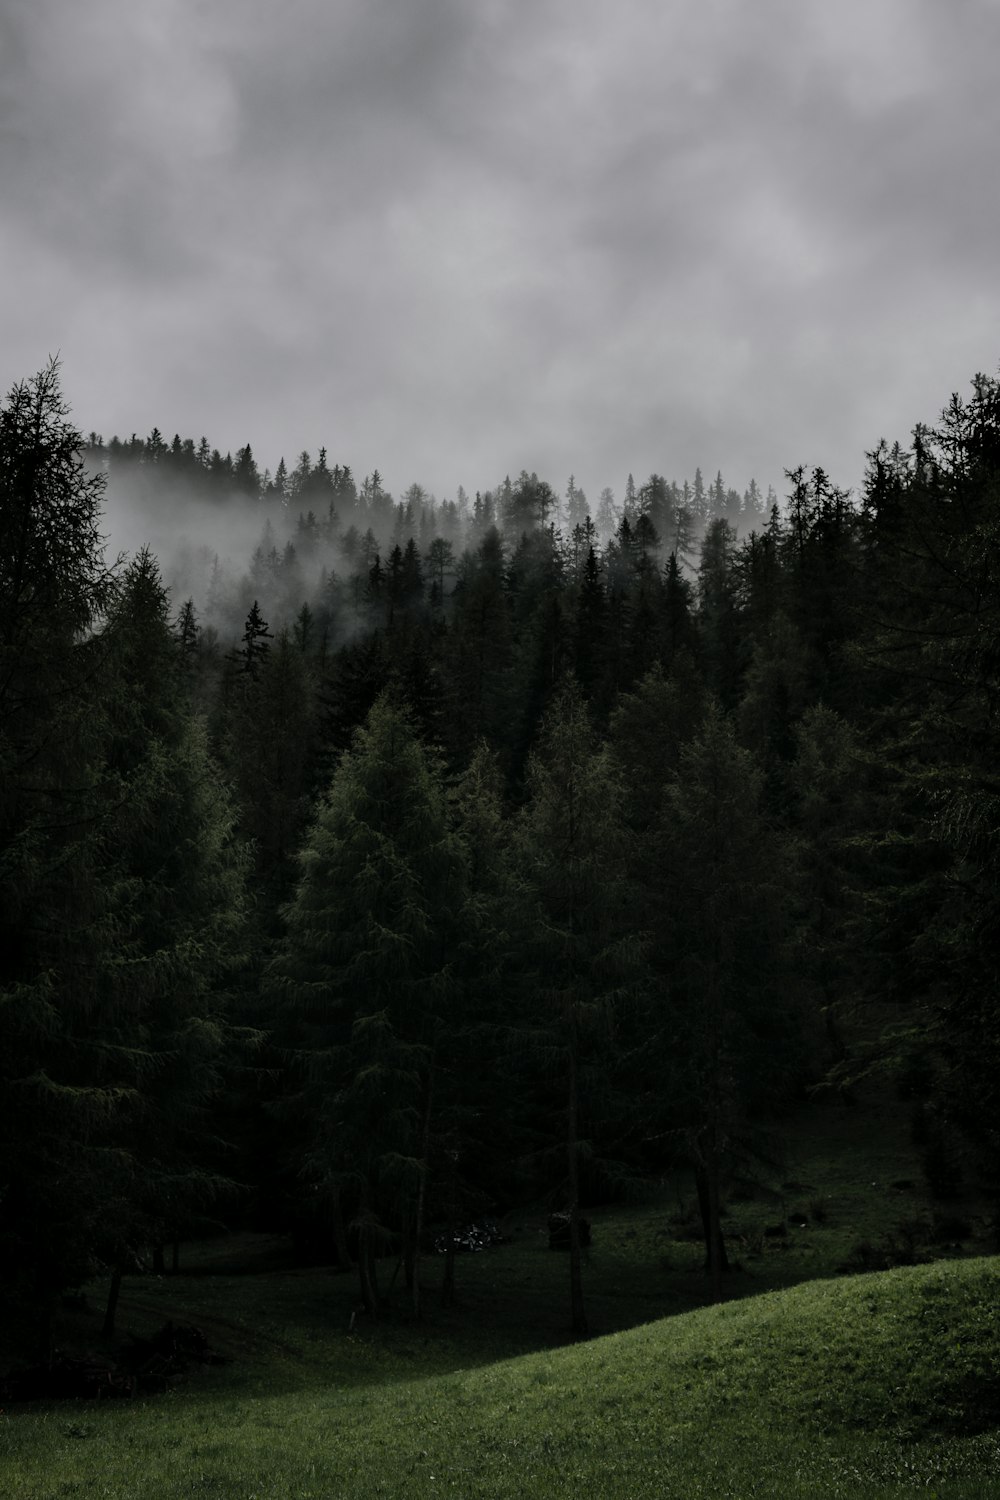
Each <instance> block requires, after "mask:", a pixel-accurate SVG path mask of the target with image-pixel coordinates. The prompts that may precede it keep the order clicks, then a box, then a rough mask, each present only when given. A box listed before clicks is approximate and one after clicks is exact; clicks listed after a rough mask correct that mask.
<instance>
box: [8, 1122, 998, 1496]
mask: <svg viewBox="0 0 1000 1500" xmlns="http://www.w3.org/2000/svg"><path fill="white" fill-rule="evenodd" d="M791 1125H792V1128H791V1129H789V1130H787V1131H786V1132H785V1140H786V1149H785V1153H784V1157H783V1159H782V1160H781V1161H780V1162H776V1163H775V1165H774V1166H773V1168H772V1169H771V1170H770V1171H769V1172H768V1173H767V1174H766V1175H760V1176H759V1178H758V1181H757V1182H756V1183H755V1184H750V1183H749V1182H748V1183H745V1184H743V1185H742V1186H741V1187H740V1188H739V1189H738V1190H736V1191H734V1193H733V1194H732V1195H731V1201H730V1205H729V1210H728V1213H727V1217H726V1221H725V1224H726V1231H727V1236H728V1244H729V1249H730V1255H731V1257H732V1259H733V1263H734V1269H733V1270H732V1271H731V1273H730V1274H729V1275H728V1276H727V1277H726V1279H725V1301H724V1302H723V1303H722V1304H721V1305H718V1306H714V1307H712V1306H708V1305H706V1304H708V1303H709V1301H710V1288H709V1286H708V1284H707V1278H706V1277H705V1275H704V1271H703V1264H702V1263H703V1258H704V1251H703V1246H702V1244H701V1242H700V1235H699V1232H698V1224H697V1216H696V1212H695V1203H694V1196H693V1191H692V1189H691V1187H690V1185H688V1184H687V1183H684V1182H676V1183H675V1182H664V1183H661V1184H655V1185H651V1188H650V1193H649V1195H648V1197H647V1199H646V1201H644V1202H642V1203H635V1204H627V1205H621V1204H619V1205H612V1206H608V1207H605V1208H600V1209H596V1210H593V1211H589V1212H588V1217H589V1218H590V1220H591V1223H592V1226H593V1244H592V1246H591V1248H590V1250H589V1252H588V1256H587V1261H586V1264H585V1267H584V1277H585V1288H586V1296H587V1309H588V1315H589V1317H590V1321H591V1328H592V1333H593V1334H594V1335H595V1336H596V1337H593V1338H592V1339H591V1340H590V1341H589V1342H587V1343H584V1344H577V1345H571V1344H568V1343H567V1325H568V1314H569V1307H568V1287H567V1280H568V1267H567V1257H566V1256H565V1255H564V1254H561V1253H559V1252H554V1251H551V1250H549V1248H548V1239H547V1234H546V1232H545V1213H544V1210H543V1209H542V1208H541V1207H539V1208H538V1209H537V1211H534V1212H532V1211H527V1210H526V1211H525V1212H523V1213H521V1214H517V1215H511V1216H509V1217H508V1218H507V1220H505V1222H504V1226H503V1227H504V1229H505V1232H506V1233H507V1235H508V1239H507V1242H506V1243H504V1244H502V1245H499V1246H496V1247H494V1248H492V1249H489V1250H485V1251H482V1252H480V1253H478V1254H467V1255H463V1256H461V1257H460V1258H459V1261H458V1264H457V1287H456V1289H457V1301H456V1305H455V1306H454V1307H451V1308H448V1309H444V1308H442V1307H441V1306H440V1302H439V1297H438V1290H437V1289H438V1284H439V1281H440V1274H441V1269H442V1266H443V1261H442V1260H441V1259H440V1258H437V1257H428V1258H427V1259H426V1260H425V1262H424V1276H425V1284H426V1292H425V1307H424V1315H423V1317H422V1318H421V1320H420V1321H419V1322H415V1321H413V1320H412V1318H411V1317H410V1316H409V1315H408V1311H407V1299H406V1294H405V1290H404V1289H403V1287H402V1277H401V1276H400V1277H399V1279H398V1281H397V1282H396V1285H395V1287H394V1289H393V1293H392V1296H391V1298H390V1305H389V1308H388V1310H387V1313H386V1315H385V1316H384V1317H381V1318H380V1319H379V1320H378V1321H373V1320H370V1319H368V1318H365V1317H364V1316H363V1315H360V1314H359V1313H358V1311H357V1308H358V1301H357V1287H356V1281H355V1278H354V1277H353V1276H350V1275H345V1274H339V1273H336V1272H333V1271H330V1270H328V1269H324V1268H302V1267H297V1266H295V1265H293V1264H292V1263H291V1261H290V1257H289V1254H288V1250H287V1245H286V1244H285V1243H284V1242H282V1241H281V1240H279V1239H278V1238H277V1237H269V1236H260V1235H232V1236H228V1237H226V1238H224V1239H217V1240H212V1241H206V1242H203V1243H200V1244H196V1245H189V1246H185V1247H184V1248H183V1252H182V1261H181V1266H182V1270H181V1274H180V1275H177V1276H165V1277H156V1276H142V1277H134V1278H131V1279H130V1280H128V1281H127V1282H126V1284H125V1288H124V1290H123V1293H122V1301H121V1305H120V1309H119V1326H120V1328H121V1329H122V1330H123V1331H124V1333H125V1334H129V1333H135V1334H137V1335H140V1336H148V1335H149V1334H151V1333H152V1332H153V1331H155V1329H157V1328H159V1327H160V1326H161V1325H162V1324H163V1323H164V1322H165V1320H167V1319H168V1318H172V1319H174V1320H175V1321H177V1322H182V1323H191V1324H195V1325H196V1326H197V1327H198V1328H200V1329H201V1330H202V1331H203V1332H204V1333H205V1335H206V1336H207V1338H208V1340H209V1342H210V1344H211V1345H212V1347H213V1348H215V1349H217V1350H218V1351H219V1352H220V1353H222V1354H224V1355H226V1356H227V1357H228V1358H229V1360H230V1363H227V1364H225V1365H219V1366H213V1367H208V1368H205V1369H204V1370H199V1371H197V1372H193V1373H192V1374H191V1376H190V1378H189V1379H188V1381H187V1383H186V1384H184V1385H183V1386H180V1387H178V1388H177V1389H173V1390H171V1391H169V1392H168V1393H167V1394H164V1395H160V1396H150V1397H139V1398H135V1399H133V1400H121V1401H102V1402H93V1401H91V1402H84V1401H69V1402H67V1401H64V1402H49V1403H24V1404H21V1403H16V1404H13V1405H11V1406H10V1408H9V1410H8V1411H7V1412H6V1413H4V1414H2V1415H0V1492H2V1494H3V1495H4V1496H9V1497H11V1500H55V1497H57V1496H72V1495H79V1496H90V1495H96V1496H107V1497H111V1500H126V1497H128V1500H139V1497H146V1496H149V1497H150V1500H153V1497H161V1496H162V1497H164V1500H174V1497H179V1496H182V1495H183V1496H190V1495H213V1496H223V1497H241V1500H251V1497H252V1500H265V1497H267V1500H271V1497H279V1496H280V1497H293V1496H294V1497H307V1496H309V1497H322V1500H327V1497H334V1496H344V1497H354V1496H358V1497H368V1496H379V1497H400V1500H402V1497H404V1496H405V1497H411V1496H412V1497H417V1496H420V1497H423V1496H432V1495H445V1496H452V1497H469V1500H471V1497H487V1496H488V1497H503V1496H507V1495H511V1496H514V1495H517V1496H519V1497H525V1500H530V1497H534V1496H549V1495H553V1496H557V1495H563V1494H565V1495H570V1494H573V1495H574V1496H582V1495H587V1496H588V1497H589V1496H593V1497H602V1500H603V1497H605V1496H608V1497H617V1496H622V1497H625V1496H628V1497H630V1500H631V1497H632V1496H641V1495H650V1496H653V1495H655V1496H658V1497H670V1496H674V1495H676V1496H678V1497H681V1496H683V1497H684V1500H691V1497H697V1496H702V1495H704V1496H709V1495H711V1496H713V1497H720V1500H722V1497H725V1496H732V1497H734V1500H751V1497H756V1496H761V1497H763V1496H772V1495H774V1496H777V1495H781V1496H782V1497H783V1500H786V1497H796V1496H800V1495H802V1496H805V1495H809V1496H810V1497H814V1496H815V1497H823V1496H831V1497H832V1496H844V1497H847V1496H851V1497H852V1500H853V1497H855V1496H857V1497H867V1496H876V1495H877V1496H886V1497H888V1496H899V1497H903V1496H906V1497H907V1500H909V1497H911V1496H914V1495H917V1494H921V1495H937V1496H938V1497H939V1500H957V1497H963V1500H965V1497H970V1500H974V1497H977V1496H980V1495H982V1496H984V1497H985V1496H996V1495H997V1494H998V1493H1000V1322H998V1320H1000V1296H998V1293H1000V1262H998V1261H997V1260H995V1259H992V1258H990V1252H992V1251H993V1249H994V1244H995V1235H996V1229H995V1226H994V1225H993V1223H992V1216H991V1212H990V1206H989V1205H988V1204H987V1203H986V1202H985V1201H984V1200H983V1199H982V1198H981V1197H980V1196H979V1195H978V1194H977V1193H976V1192H975V1191H974V1189H972V1188H970V1189H969V1190H967V1191H966V1192H965V1193H964V1194H962V1195H961V1196H959V1197H957V1198H956V1199H954V1200H951V1201H948V1202H947V1203H940V1202H934V1201H932V1200H931V1199H930V1198H929V1197H928V1196H927V1193H926V1189H925V1187H924V1184H923V1180H922V1177H921V1172H920V1166H919V1160H918V1154H917V1152H916V1149H915V1147H914V1146H913V1144H912V1142H911V1139H910V1132H909V1125H908V1110H907V1108H906V1107H905V1106H901V1105H900V1104H898V1103H897V1102H896V1101H893V1100H888V1099H885V1098H878V1099H873V1100H870V1101H865V1102H864V1103H863V1104H859V1105H857V1106H854V1107H851V1106H845V1105H843V1104H840V1103H836V1102H831V1103H828V1104H823V1105H821V1106H820V1105H816V1106H813V1107H812V1108H811V1109H810V1110H809V1111H807V1112H806V1113H804V1114H803V1116H802V1118H801V1119H799V1120H796V1121H793V1122H791ZM910 1261H913V1262H916V1264H914V1265H912V1266H911V1265H908V1264H907V1263H908V1262H910ZM882 1267H897V1269H887V1270H882V1269H881V1268H882ZM392 1269H393V1268H392V1265H391V1263H390V1262H388V1261H387V1262H385V1263H384V1271H385V1274H384V1278H383V1279H384V1281H385V1283H386V1284H387V1283H388V1281H389V1278H390V1277H391V1274H392ZM850 1271H855V1272H861V1271H869V1272H874V1273H875V1274H868V1275H851V1274H845V1272H850ZM103 1290H104V1289H103V1288H102V1287H100V1286H95V1287H94V1288H91V1289H89V1292H88V1295H89V1299H90V1306H89V1308H78V1309H76V1310H72V1311H67V1312H66V1314H65V1322H64V1326H63V1328H62V1329H61V1330H60V1334H61V1337H62V1339H63V1342H64V1346H65V1347H67V1348H69V1349H71V1350H79V1351H82V1350H84V1349H86V1350H88V1351H90V1352H92V1353H97V1354H101V1353H103V1354H105V1355H107V1354H108V1353H110V1352H113V1348H114V1347H115V1346H114V1345H112V1346H108V1345H105V1344H103V1343H102V1340H101V1339H100V1337H99V1335H98V1333H97V1330H98V1329H99V1326H100V1315H101V1311H102V1309H101V1307H100V1300H101V1296H102V1293H103ZM602 1336H604V1337H602ZM2 1363H3V1361H2V1360H0V1364H2Z"/></svg>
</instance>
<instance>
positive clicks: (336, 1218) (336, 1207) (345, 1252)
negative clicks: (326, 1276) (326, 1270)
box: [330, 1188, 351, 1266]
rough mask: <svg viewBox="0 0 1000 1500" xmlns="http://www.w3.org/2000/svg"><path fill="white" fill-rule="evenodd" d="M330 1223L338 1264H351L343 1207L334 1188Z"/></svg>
mask: <svg viewBox="0 0 1000 1500" xmlns="http://www.w3.org/2000/svg"><path fill="white" fill-rule="evenodd" d="M330 1224H331V1229H332V1232H333V1250H334V1254H335V1255H336V1257H337V1264H338V1266H349V1265H350V1264H351V1251H350V1246H349V1245H348V1243H347V1227H346V1225H345V1224H344V1208H343V1204H342V1203H341V1201H340V1189H339V1188H335V1189H334V1194H333V1203H332V1205H331V1210H330Z"/></svg>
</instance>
